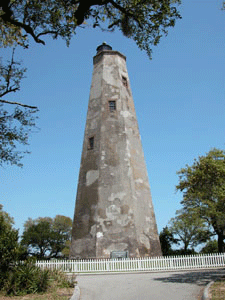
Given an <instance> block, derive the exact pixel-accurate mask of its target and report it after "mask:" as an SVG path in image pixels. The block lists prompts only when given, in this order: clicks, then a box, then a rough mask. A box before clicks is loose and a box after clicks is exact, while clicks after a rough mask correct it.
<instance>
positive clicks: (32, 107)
mask: <svg viewBox="0 0 225 300" xmlns="http://www.w3.org/2000/svg"><path fill="white" fill-rule="evenodd" d="M0 102H1V103H6V104H13V105H19V106H22V107H27V108H31V109H38V108H37V106H31V105H27V104H23V103H20V102H12V101H8V100H3V99H0Z"/></svg>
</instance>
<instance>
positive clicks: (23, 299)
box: [0, 288, 74, 300]
mask: <svg viewBox="0 0 225 300" xmlns="http://www.w3.org/2000/svg"><path fill="white" fill-rule="evenodd" d="M73 292H74V288H62V289H56V290H54V291H52V292H48V293H45V294H29V295H26V296H13V297H6V296H3V295H2V294H0V300H69V299H70V298H71V297H72V295H73Z"/></svg>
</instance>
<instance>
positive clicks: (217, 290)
mask: <svg viewBox="0 0 225 300" xmlns="http://www.w3.org/2000/svg"><path fill="white" fill-rule="evenodd" d="M209 296H210V300H224V299H225V277H223V278H221V280H218V281H216V282H214V284H212V285H211V287H210V289H209Z"/></svg>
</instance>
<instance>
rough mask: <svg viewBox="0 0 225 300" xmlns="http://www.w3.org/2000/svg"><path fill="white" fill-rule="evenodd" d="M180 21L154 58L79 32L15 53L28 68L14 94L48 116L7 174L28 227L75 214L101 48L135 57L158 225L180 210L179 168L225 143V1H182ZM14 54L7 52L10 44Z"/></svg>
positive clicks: (135, 87)
mask: <svg viewBox="0 0 225 300" xmlns="http://www.w3.org/2000/svg"><path fill="white" fill-rule="evenodd" d="M182 2H183V3H182V5H181V6H180V11H181V14H182V17H183V18H182V20H178V21H177V24H176V26H175V27H174V28H171V29H170V30H169V34H168V36H167V37H164V38H162V40H161V42H160V44H159V45H158V46H157V47H155V48H154V49H153V59H152V60H149V59H148V57H147V55H146V54H145V53H144V52H142V51H140V50H139V49H138V47H137V46H136V44H135V43H134V42H133V41H132V40H130V39H127V38H125V37H123V35H122V34H121V33H120V32H119V31H117V32H115V33H105V32H104V33H103V32H101V31H98V30H96V29H95V30H93V29H91V28H87V29H80V30H78V32H77V35H76V36H75V37H74V38H73V39H72V41H71V45H70V47H69V48H67V47H66V45H65V42H63V41H61V40H57V41H55V40H54V41H53V40H51V39H46V46H42V45H37V44H35V43H33V42H32V43H31V46H30V48H29V49H28V50H22V49H17V52H16V56H17V57H18V58H21V59H22V60H23V64H24V65H25V66H26V67H27V68H28V70H27V73H26V77H27V78H26V79H24V80H23V82H22V85H21V91H20V92H19V93H17V94H14V95H11V96H10V97H8V99H9V100H18V101H21V102H23V103H26V104H30V105H37V106H38V108H39V110H40V112H39V114H38V116H39V119H38V121H37V126H38V127H39V128H40V130H35V132H34V133H33V134H32V136H31V139H30V146H29V148H28V149H29V150H30V151H31V152H32V153H31V154H30V155H27V156H26V157H25V158H24V159H23V163H24V167H23V168H22V169H20V168H18V167H11V166H5V167H4V168H1V170H0V178H1V180H0V203H1V204H3V206H4V210H6V211H7V212H8V213H9V214H10V215H11V216H13V217H14V220H15V227H16V228H19V229H20V234H22V231H23V224H24V222H25V221H26V220H27V219H28V218H29V217H30V218H38V217H45V216H49V217H54V216H56V215H57V214H61V215H65V216H69V217H71V218H73V214H74V207H75V198H76V189H77V179H78V173H79V166H80V159H81V149H82V143H83V135H84V128H85V121H86V113H87V106H88V99H89V92H90V84H91V77H92V69H93V63H92V58H93V56H94V55H95V54H96V47H97V46H98V45H99V44H101V43H102V42H103V41H106V42H107V43H108V44H110V45H111V46H112V47H113V49H114V50H118V51H120V52H122V53H123V54H125V55H126V57H127V68H128V73H129V79H130V82H131V88H132V93H133V98H134V102H135V107H136V113H137V117H138V123H139V129H140V133H141V138H142V144H143V149H144V153H145V160H146V164H147V169H148V175H149V181H150V186H151V192H152V198H153V204H154V208H155V214H156V220H157V225H158V230H159V231H161V230H162V228H163V227H165V226H166V225H167V223H168V221H169V220H170V218H172V217H174V216H175V211H176V210H177V209H179V208H180V201H181V200H182V194H179V193H176V192H175V186H176V184H178V176H177V174H176V172H177V171H178V170H179V169H181V168H182V167H185V165H186V164H192V163H193V160H194V158H197V157H198V156H199V155H204V154H205V153H206V152H208V151H209V150H210V149H211V148H213V147H217V148H220V149H224V148H225V146H224V145H225V68H224V66H225V55H224V54H225V31H224V29H225V11H221V9H220V8H221V6H222V0H220V1H219V0H198V1H197V0H183V1H182ZM2 54H3V56H4V57H5V58H6V57H7V56H9V55H10V51H9V50H2Z"/></svg>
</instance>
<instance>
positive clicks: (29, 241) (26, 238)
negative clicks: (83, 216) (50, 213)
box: [21, 215, 72, 259]
mask: <svg viewBox="0 0 225 300" xmlns="http://www.w3.org/2000/svg"><path fill="white" fill-rule="evenodd" d="M71 228H72V220H71V219H70V218H69V217H65V216H60V215H57V216H56V217H55V218H54V219H52V218H48V217H46V218H38V219H35V220H32V219H28V221H27V222H26V223H25V225H24V232H23V236H22V240H21V244H22V245H24V246H25V247H26V248H27V250H28V253H29V254H31V255H34V256H36V257H37V258H38V259H44V258H57V257H62V256H63V253H65V248H66V247H68V246H67V245H68V244H67V242H68V240H70V238H71Z"/></svg>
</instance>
